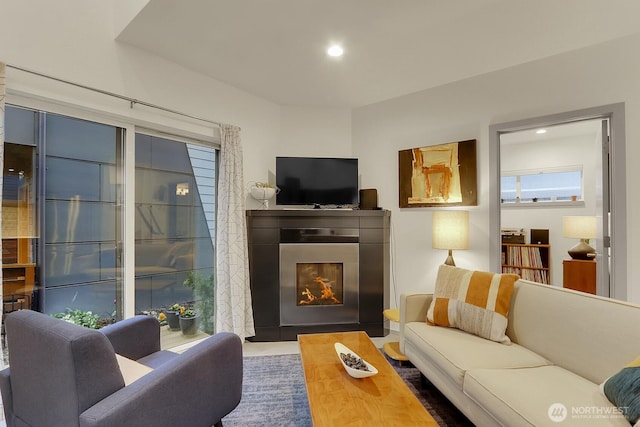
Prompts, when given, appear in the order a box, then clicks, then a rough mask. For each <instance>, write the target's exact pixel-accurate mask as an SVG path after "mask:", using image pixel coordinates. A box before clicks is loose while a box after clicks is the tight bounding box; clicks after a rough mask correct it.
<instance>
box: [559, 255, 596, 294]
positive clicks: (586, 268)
mask: <svg viewBox="0 0 640 427" xmlns="http://www.w3.org/2000/svg"><path fill="white" fill-rule="evenodd" d="M562 272H563V286H564V287H565V288H569V289H573V290H576V291H581V292H587V293H590V294H594V295H595V294H596V262H595V261H591V260H579V259H566V260H564V261H562Z"/></svg>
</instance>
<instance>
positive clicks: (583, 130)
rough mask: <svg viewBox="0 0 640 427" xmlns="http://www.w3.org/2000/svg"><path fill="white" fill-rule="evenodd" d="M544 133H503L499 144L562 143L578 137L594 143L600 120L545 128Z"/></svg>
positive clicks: (599, 132)
mask: <svg viewBox="0 0 640 427" xmlns="http://www.w3.org/2000/svg"><path fill="white" fill-rule="evenodd" d="M540 129H544V130H545V131H546V132H545V133H543V134H537V133H536V131H537V130H538V128H535V129H528V130H522V131H517V132H511V133H505V134H501V135H500V143H501V144H502V145H505V144H521V143H525V142H526V143H529V142H531V143H536V142H542V141H553V140H556V141H559V143H561V142H560V141H562V140H563V139H568V138H575V137H580V138H582V139H584V140H585V141H595V140H596V137H598V135H600V134H601V133H602V132H601V129H602V120H601V119H591V120H582V121H578V122H572V123H563V124H559V125H555V126H546V127H543V128H540Z"/></svg>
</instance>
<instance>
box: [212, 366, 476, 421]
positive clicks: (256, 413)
mask: <svg viewBox="0 0 640 427" xmlns="http://www.w3.org/2000/svg"><path fill="white" fill-rule="evenodd" d="M389 362H390V363H391V365H392V366H393V367H394V369H395V370H396V372H398V374H399V375H400V377H401V378H402V379H403V380H404V381H405V383H407V387H409V389H410V390H411V391H412V392H413V393H414V394H415V395H416V397H417V398H418V400H420V402H421V403H422V404H423V406H424V407H425V408H426V409H427V411H429V413H430V414H431V416H432V417H433V418H434V419H435V420H436V421H437V422H438V424H439V425H441V426H456V427H458V426H473V424H472V423H471V422H470V421H469V420H468V419H467V418H466V417H465V416H464V415H462V413H460V411H458V410H457V409H456V408H455V406H453V405H452V404H451V403H450V402H449V401H448V400H447V399H446V398H445V397H444V396H443V395H442V394H441V393H440V392H439V391H438V390H437V389H436V388H435V387H434V386H433V385H431V384H429V383H427V384H426V385H425V386H424V387H423V386H422V384H421V379H420V372H419V371H418V370H417V369H416V368H414V367H412V366H399V365H398V363H397V362H395V361H392V360H389ZM222 423H223V425H224V426H225V427H253V426H267V425H271V426H279V427H286V426H291V427H310V426H311V425H312V423H311V415H310V413H309V403H308V401H307V390H306V388H305V383H304V373H303V372H302V363H301V361H300V355H298V354H287V355H281V356H254V357H245V358H244V378H243V384H242V401H241V402H240V404H239V405H238V407H237V408H236V409H235V410H234V411H233V412H231V413H230V414H229V415H227V416H226V417H225V418H223V419H222Z"/></svg>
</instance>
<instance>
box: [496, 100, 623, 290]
mask: <svg viewBox="0 0 640 427" xmlns="http://www.w3.org/2000/svg"><path fill="white" fill-rule="evenodd" d="M541 129H546V130H548V134H549V135H547V136H548V137H547V138H543V137H541V134H535V136H536V137H538V139H536V138H535V137H534V136H533V135H534V132H535V131H537V130H541ZM579 133H582V134H583V137H582V139H581V141H582V143H577V142H576V141H573V142H571V143H570V142H567V143H566V144H565V145H561V140H562V139H564V140H565V141H570V140H571V137H569V134H574V136H575V135H577V134H579ZM553 137H555V141H554V138H553ZM545 139H546V140H548V142H545ZM518 144H525V145H522V146H520V147H518V146H517V145H518ZM576 144H578V145H576ZM580 144H583V145H580ZM514 147H515V148H514ZM552 150H553V153H555V154H553V153H552V152H551V151H552ZM518 152H519V153H520V157H519V158H520V159H521V160H520V161H518V160H517V159H518V157H517V156H516V157H514V153H518ZM624 153H625V135H624V104H613V105H608V106H602V107H596V108H591V109H586V110H579V111H573V112H568V113H561V114H556V115H551V116H544V117H538V118H533V119H526V120H521V121H517V122H510V123H503V124H497V125H492V126H490V165H491V171H492V173H491V176H490V198H491V204H490V214H491V219H490V230H491V236H490V238H491V254H490V256H491V265H492V266H495V267H494V268H496V270H497V271H500V269H501V264H502V260H501V254H502V244H501V240H502V238H501V229H503V228H508V229H514V228H517V227H522V226H521V225H520V224H522V223H523V221H524V220H523V218H528V220H529V222H530V221H531V218H535V220H533V222H532V223H531V224H530V225H531V226H530V227H527V228H531V229H541V228H544V229H550V231H551V233H550V235H551V236H552V238H551V242H550V243H551V244H550V247H551V252H552V255H551V257H552V261H551V267H550V268H551V276H552V280H551V284H552V285H556V286H562V285H563V279H562V271H563V259H568V258H569V256H568V255H567V254H566V250H568V249H569V248H570V247H571V246H572V245H573V244H574V243H576V242H573V243H572V242H571V241H570V240H566V239H565V238H563V236H562V225H561V224H562V217H563V216H570V215H571V216H572V215H585V216H595V217H596V218H597V234H598V236H597V238H596V239H595V245H594V246H595V248H596V254H597V256H596V263H597V266H598V268H597V278H596V279H597V285H596V293H597V294H598V295H601V296H609V297H613V298H616V299H621V300H626V297H627V288H626V265H627V261H626V202H625V198H626V173H625V169H626V168H625V156H624ZM561 158H564V160H562V159H561ZM514 159H515V160H514ZM562 162H564V163H562ZM560 163H562V164H560ZM569 163H571V164H569ZM545 166H546V171H547V172H555V174H556V175H557V174H558V173H561V172H568V171H571V172H573V174H575V173H576V171H577V172H578V173H579V175H580V176H581V182H580V184H581V186H582V188H581V189H580V191H578V190H577V189H575V188H572V189H571V190H570V192H574V193H576V194H573V193H572V194H570V195H568V196H567V197H568V200H563V199H566V198H567V197H565V196H566V195H564V194H563V193H562V191H563V190H564V189H563V188H559V189H556V188H554V189H551V188H550V187H552V186H545V185H543V184H542V183H543V181H544V179H543V178H545V177H540V176H533V175H532V174H531V173H532V172H535V171H536V169H537V170H543V169H545ZM504 176H512V177H513V176H518V177H519V178H521V177H526V180H525V181H526V185H525V187H526V188H524V189H523V188H520V187H519V188H518V190H521V191H522V195H523V197H524V196H526V199H523V200H515V197H514V200H507V201H506V202H507V203H505V200H504V199H505V197H504V196H505V194H507V195H509V194H510V193H509V192H508V191H503V187H505V190H508V189H507V188H506V186H507V185H509V182H510V180H509V179H504V178H503V177H504ZM567 176H568V177H570V178H571V177H573V178H575V177H574V176H572V174H568V175H567ZM530 178H531V179H530ZM511 181H514V182H515V180H514V179H511ZM573 181H575V179H574V180H573ZM531 183H534V184H531ZM501 184H504V185H501ZM554 186H555V187H563V186H562V185H558V183H557V181H556V182H555V183H554ZM567 186H569V187H576V183H575V182H572V183H569V184H567ZM529 187H532V188H533V190H532V188H529ZM514 190H515V189H514ZM556 190H558V191H560V192H559V193H558V194H562V196H560V197H559V196H554V195H553V194H551V193H552V192H553V191H556ZM531 191H538V192H540V194H541V195H540V197H536V196H535V195H531V194H529V193H531ZM567 191H568V190H567ZM565 192H566V191H565ZM547 193H549V194H547ZM578 193H581V194H578ZM547 196H548V197H547ZM515 202H517V203H515ZM536 221H537V222H536ZM523 234H526V231H525V232H524V233H523Z"/></svg>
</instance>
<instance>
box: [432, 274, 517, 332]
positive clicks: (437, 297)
mask: <svg viewBox="0 0 640 427" xmlns="http://www.w3.org/2000/svg"><path fill="white" fill-rule="evenodd" d="M518 279H519V276H517V275H515V274H495V273H489V272H484V271H471V270H465V269H463V268H458V267H452V266H449V265H441V266H440V268H439V269H438V276H437V278H436V286H435V291H434V295H433V301H432V302H431V305H430V306H429V310H428V311H427V321H428V322H430V323H432V324H435V325H439V326H450V327H453V328H458V329H462V330H463V331H466V332H470V333H472V334H475V335H478V336H481V337H483V338H487V339H490V340H492V341H497V342H501V343H505V344H509V343H510V342H511V341H510V340H509V337H507V335H506V334H505V331H506V329H507V315H508V314H509V307H510V304H511V294H512V293H513V285H514V283H515V282H516V280H518Z"/></svg>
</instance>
